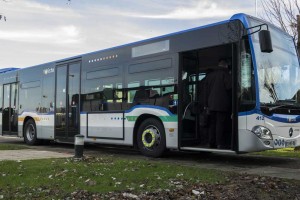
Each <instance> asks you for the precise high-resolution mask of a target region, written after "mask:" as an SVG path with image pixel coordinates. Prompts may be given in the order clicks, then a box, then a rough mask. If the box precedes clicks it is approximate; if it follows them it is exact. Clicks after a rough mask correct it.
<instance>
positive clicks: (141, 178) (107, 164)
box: [0, 156, 225, 199]
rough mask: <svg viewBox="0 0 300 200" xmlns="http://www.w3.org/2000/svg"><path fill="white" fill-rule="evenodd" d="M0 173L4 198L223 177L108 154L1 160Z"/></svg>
mask: <svg viewBox="0 0 300 200" xmlns="http://www.w3.org/2000/svg"><path fill="white" fill-rule="evenodd" d="M0 176H1V179H0V194H1V195H3V197H4V198H7V199H9V198H12V199H24V198H29V197H30V198H32V199H36V198H38V199H39V198H42V199H44V198H50V199H52V198H55V199H57V198H64V197H65V196H66V195H68V194H70V193H72V192H74V191H77V190H86V191H89V192H94V193H107V192H111V191H133V192H140V191H145V190H146V191H153V190H157V189H172V188H175V187H177V186H178V184H180V182H181V181H185V182H187V181H188V183H189V184H193V183H199V182H205V183H216V182H223V181H225V176H224V172H218V171H215V170H207V169H199V168H194V167H186V166H179V165H176V164H174V165H173V164H165V163H159V162H157V161H144V160H130V161H128V160H125V159H121V158H116V157H112V156H107V157H103V158H89V159H86V160H83V161H74V160H73V159H45V160H29V161H22V162H16V161H2V162H0Z"/></svg>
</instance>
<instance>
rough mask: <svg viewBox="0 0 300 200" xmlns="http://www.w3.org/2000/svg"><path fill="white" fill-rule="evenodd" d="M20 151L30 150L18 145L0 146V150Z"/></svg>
mask: <svg viewBox="0 0 300 200" xmlns="http://www.w3.org/2000/svg"><path fill="white" fill-rule="evenodd" d="M20 149H30V148H29V147H28V146H25V145H20V144H3V143H2V144H0V150H20Z"/></svg>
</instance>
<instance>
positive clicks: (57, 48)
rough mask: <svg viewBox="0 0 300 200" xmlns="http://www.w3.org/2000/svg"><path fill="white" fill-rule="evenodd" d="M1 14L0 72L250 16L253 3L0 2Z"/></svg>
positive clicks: (152, 0)
mask: <svg viewBox="0 0 300 200" xmlns="http://www.w3.org/2000/svg"><path fill="white" fill-rule="evenodd" d="M0 13H1V14H2V15H5V16H6V21H4V20H3V18H2V19H1V20H0V68H7V67H20V68H23V67H29V66H33V65H38V64H42V63H46V62H50V61H54V60H58V59H62V58H66V57H71V56H76V55H79V54H83V53H88V52H92V51H96V50H100V49H105V48H109V47H113V46H117V45H122V44H126V43H131V42H134V41H139V40H142V39H147V38H150V37H155V36H159V35H163V34H167V33H172V32H176V31H180V30H184V29H188V28H193V27H197V26H201V25H205V24H208V23H213V22H217V21H222V20H227V19H229V18H230V17H231V16H232V15H233V14H235V13H247V14H250V15H255V0H247V1H242V0H226V1H225V0H71V3H70V4H69V3H68V0H4V1H2V0H1V1H0Z"/></svg>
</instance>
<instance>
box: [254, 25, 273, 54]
mask: <svg viewBox="0 0 300 200" xmlns="http://www.w3.org/2000/svg"><path fill="white" fill-rule="evenodd" d="M258 36H259V44H260V50H261V52H264V53H271V52H272V51H273V47H272V40H271V34H270V31H269V30H261V31H260V32H259V33H258Z"/></svg>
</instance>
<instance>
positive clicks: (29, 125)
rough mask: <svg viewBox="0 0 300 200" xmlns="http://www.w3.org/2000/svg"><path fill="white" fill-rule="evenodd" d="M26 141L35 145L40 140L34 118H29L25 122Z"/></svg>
mask: <svg viewBox="0 0 300 200" xmlns="http://www.w3.org/2000/svg"><path fill="white" fill-rule="evenodd" d="M24 141H25V143H26V144H29V145H35V144H38V143H39V140H38V139H37V132H36V125H35V122H34V121H33V120H32V119H29V120H28V121H27V122H26V124H25V128H24Z"/></svg>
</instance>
